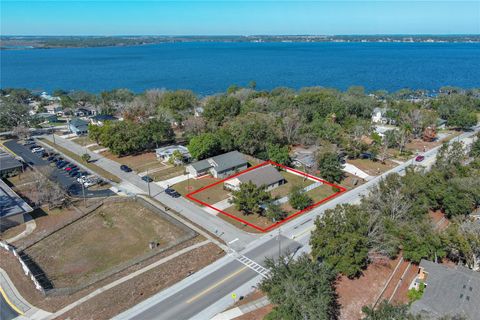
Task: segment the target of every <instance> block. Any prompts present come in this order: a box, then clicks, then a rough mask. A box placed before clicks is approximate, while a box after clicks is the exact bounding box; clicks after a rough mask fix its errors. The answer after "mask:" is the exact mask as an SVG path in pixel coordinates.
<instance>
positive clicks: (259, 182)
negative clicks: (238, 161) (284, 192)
mask: <svg viewBox="0 0 480 320" xmlns="http://www.w3.org/2000/svg"><path fill="white" fill-rule="evenodd" d="M237 178H238V180H240V182H242V183H245V182H249V181H250V182H252V183H253V184H255V185H256V186H257V187H260V186H263V185H265V186H269V185H272V184H274V183H277V182H280V181H282V180H284V178H283V176H282V175H281V174H280V173H279V172H278V170H277V169H275V168H274V167H273V166H272V165H270V164H269V165H266V166H262V167H259V168H256V169H253V170H251V171H248V172H246V173H244V174H241V175H239V176H237Z"/></svg>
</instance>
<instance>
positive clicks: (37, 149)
mask: <svg viewBox="0 0 480 320" xmlns="http://www.w3.org/2000/svg"><path fill="white" fill-rule="evenodd" d="M43 151H45V149H43V148H42V147H36V148H33V149H32V152H33V153H36V152H43Z"/></svg>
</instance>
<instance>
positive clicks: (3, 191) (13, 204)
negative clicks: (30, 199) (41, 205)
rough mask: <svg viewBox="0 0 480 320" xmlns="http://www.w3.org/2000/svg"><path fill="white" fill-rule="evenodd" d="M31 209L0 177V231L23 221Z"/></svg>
mask: <svg viewBox="0 0 480 320" xmlns="http://www.w3.org/2000/svg"><path fill="white" fill-rule="evenodd" d="M32 211H33V209H32V207H30V206H29V205H28V203H26V202H25V201H24V200H23V199H22V198H20V197H19V196H18V195H17V194H16V193H15V192H14V191H13V190H12V189H11V188H10V187H9V186H8V185H7V184H6V183H5V182H3V180H1V179H0V232H3V231H4V230H6V229H8V228H11V227H14V226H17V225H19V224H22V223H24V222H25V214H28V213H30V212H32Z"/></svg>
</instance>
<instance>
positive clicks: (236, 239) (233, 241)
mask: <svg viewBox="0 0 480 320" xmlns="http://www.w3.org/2000/svg"><path fill="white" fill-rule="evenodd" d="M237 241H238V238H235V239H233V240H232V241H230V242H229V243H228V244H232V243H235V242H237Z"/></svg>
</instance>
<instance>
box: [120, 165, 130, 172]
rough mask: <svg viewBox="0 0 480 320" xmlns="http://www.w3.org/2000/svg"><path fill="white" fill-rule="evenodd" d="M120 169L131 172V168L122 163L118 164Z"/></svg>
mask: <svg viewBox="0 0 480 320" xmlns="http://www.w3.org/2000/svg"><path fill="white" fill-rule="evenodd" d="M120 170H122V171H125V172H132V169H131V168H130V167H129V166H127V165H124V164H122V165H121V166H120Z"/></svg>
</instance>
